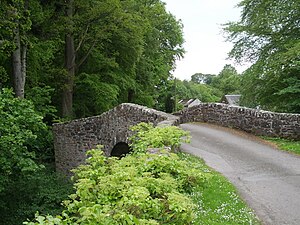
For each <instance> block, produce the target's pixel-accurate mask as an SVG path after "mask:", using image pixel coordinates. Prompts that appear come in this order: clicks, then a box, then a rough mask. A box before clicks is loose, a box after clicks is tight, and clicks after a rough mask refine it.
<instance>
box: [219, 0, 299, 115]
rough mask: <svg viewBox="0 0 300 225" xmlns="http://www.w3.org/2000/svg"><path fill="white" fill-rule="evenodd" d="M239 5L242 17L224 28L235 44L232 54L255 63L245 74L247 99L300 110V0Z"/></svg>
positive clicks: (280, 108)
mask: <svg viewBox="0 0 300 225" xmlns="http://www.w3.org/2000/svg"><path fill="white" fill-rule="evenodd" d="M239 7H241V8H242V16H241V20H240V21H238V22H234V23H228V24H226V25H225V28H224V29H225V31H226V32H227V34H228V40H229V41H232V42H233V43H234V47H233V49H232V50H231V52H230V53H229V55H230V56H231V57H232V58H234V59H236V60H237V61H238V62H243V61H248V62H252V63H253V65H252V66H251V68H250V69H249V70H248V71H247V72H246V74H245V76H244V77H243V82H242V83H243V86H244V87H243V89H244V90H245V91H243V93H242V94H243V96H244V102H245V103H246V104H252V105H257V104H260V105H261V106H262V107H263V108H266V109H271V110H276V111H289V112H299V111H300V101H299V100H298V99H300V91H299V88H298V87H299V79H300V78H299V75H298V74H299V71H300V70H299V69H300V68H299V51H298V50H299V45H300V44H299V42H300V40H299V34H300V31H299V18H300V13H299V10H297V9H299V8H300V2H299V1H297V0H291V1H290V0H289V1H288V0H280V1H275V0H244V1H241V3H240V4H239Z"/></svg>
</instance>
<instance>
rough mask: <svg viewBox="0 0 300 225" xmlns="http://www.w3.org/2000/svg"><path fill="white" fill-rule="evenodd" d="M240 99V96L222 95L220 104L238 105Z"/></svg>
mask: <svg viewBox="0 0 300 225" xmlns="http://www.w3.org/2000/svg"><path fill="white" fill-rule="evenodd" d="M240 98H241V95H224V96H223V97H222V99H221V102H222V103H226V104H229V105H239V101H240Z"/></svg>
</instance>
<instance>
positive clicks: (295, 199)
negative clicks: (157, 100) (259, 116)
mask: <svg viewBox="0 0 300 225" xmlns="http://www.w3.org/2000/svg"><path fill="white" fill-rule="evenodd" d="M181 127H182V128H183V129H184V130H188V131H190V132H191V136H192V139H191V143H189V144H182V147H181V148H182V150H183V151H185V152H188V153H191V154H194V155H197V156H200V157H201V158H203V159H204V160H205V161H206V163H207V165H208V166H210V167H212V168H214V169H215V170H217V171H219V172H220V173H222V174H224V175H225V176H226V177H227V178H228V179H229V180H230V181H231V182H232V183H233V184H234V185H235V186H236V188H237V189H238V190H239V192H240V194H241V196H242V197H243V199H244V200H245V201H246V202H247V203H248V204H249V206H250V207H251V208H252V209H254V211H255V212H256V214H257V216H258V217H259V218H260V220H261V221H262V223H263V224H266V225H285V224H286V225H300V157H299V156H296V155H293V154H289V153H286V152H282V151H279V150H277V149H275V148H273V147H272V146H270V145H267V144H265V143H264V142H263V141H259V139H258V138H256V137H254V136H252V135H247V134H245V133H243V132H238V131H235V130H232V129H229V128H223V127H217V126H212V125H208V124H201V123H195V124H182V125H181Z"/></svg>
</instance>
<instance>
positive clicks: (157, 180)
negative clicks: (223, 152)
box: [25, 149, 205, 225]
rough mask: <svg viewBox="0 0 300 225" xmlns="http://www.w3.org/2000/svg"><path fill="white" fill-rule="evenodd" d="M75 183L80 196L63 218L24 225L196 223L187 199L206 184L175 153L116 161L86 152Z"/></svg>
mask: <svg viewBox="0 0 300 225" xmlns="http://www.w3.org/2000/svg"><path fill="white" fill-rule="evenodd" d="M88 154H89V155H90V157H89V158H88V159H87V164H86V165H81V166H79V167H78V168H77V169H76V170H74V172H75V176H74V179H75V180H76V182H75V188H76V193H75V194H73V195H71V196H70V198H69V200H66V201H64V205H65V207H66V210H65V211H64V212H63V213H62V214H61V215H60V216H56V217H53V216H46V217H44V216H40V215H37V217H36V222H25V224H29V225H33V224H192V221H193V219H194V215H195V213H194V210H195V205H194V203H193V202H192V200H191V199H190V198H189V197H188V195H187V194H186V193H187V192H189V191H191V190H192V188H193V187H194V186H201V185H203V184H204V183H205V176H203V173H202V172H201V171H199V170H197V169H196V166H195V167H194V168H193V165H190V164H188V163H187V162H186V161H183V160H180V159H179V157H178V156H177V155H176V154H173V153H165V154H146V153H144V154H142V153H141V154H133V155H127V156H126V157H124V158H122V159H120V160H118V159H117V158H112V157H111V158H107V157H105V156H104V155H103V153H102V151H100V150H99V149H95V150H91V151H89V152H88Z"/></svg>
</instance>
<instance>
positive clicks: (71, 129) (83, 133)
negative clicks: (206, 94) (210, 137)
mask: <svg viewBox="0 0 300 225" xmlns="http://www.w3.org/2000/svg"><path fill="white" fill-rule="evenodd" d="M140 122H150V123H153V124H154V125H158V126H165V125H178V124H179V118H178V117H176V116H173V115H170V114H167V113H164V112H160V111H157V110H154V109H149V108H147V107H143V106H139V105H135V104H130V103H124V104H121V105H119V106H117V107H115V108H114V109H112V110H110V111H108V112H105V113H103V114H101V115H100V116H94V117H89V118H83V119H78V120H73V121H70V122H67V123H60V124H54V125H53V133H54V149H55V163H56V169H57V170H58V171H60V172H62V173H63V174H69V173H70V172H69V171H70V170H71V169H73V168H75V167H77V166H78V165H80V164H82V163H83V162H84V160H85V159H86V151H87V150H90V149H93V148H95V147H96V146H97V145H103V148H104V152H105V154H106V155H107V156H110V154H111V152H110V151H111V150H112V148H113V147H114V146H115V145H116V144H117V143H119V142H126V143H128V137H129V136H130V131H129V127H131V126H133V125H136V124H138V123H140Z"/></svg>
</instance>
